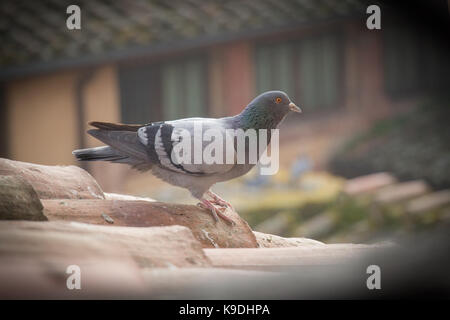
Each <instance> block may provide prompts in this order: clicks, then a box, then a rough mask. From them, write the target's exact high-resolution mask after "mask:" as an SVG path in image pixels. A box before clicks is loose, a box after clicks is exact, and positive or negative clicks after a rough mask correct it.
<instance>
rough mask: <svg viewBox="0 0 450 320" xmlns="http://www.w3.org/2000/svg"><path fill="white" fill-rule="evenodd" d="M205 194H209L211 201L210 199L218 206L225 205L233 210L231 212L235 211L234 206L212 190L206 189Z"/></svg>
mask: <svg viewBox="0 0 450 320" xmlns="http://www.w3.org/2000/svg"><path fill="white" fill-rule="evenodd" d="M206 194H207V195H209V196H210V197H211V198H212V199H213V201H212V202H213V203H215V204H218V205H219V206H225V207H227V208H230V209H231V210H233V212H236V211H234V208H233V206H232V205H231V203H229V202H228V201H226V200H224V199H222V198H221V197H219V196H218V195H217V194H215V193H214V192H212V191H210V190H208V191H207V192H206Z"/></svg>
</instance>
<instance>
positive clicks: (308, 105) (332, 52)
mask: <svg viewBox="0 0 450 320" xmlns="http://www.w3.org/2000/svg"><path fill="white" fill-rule="evenodd" d="M340 67H341V54H340V46H339V37H338V36H337V35H334V34H331V35H321V36H315V37H311V38H306V39H300V40H297V41H291V42H285V43H274V44H270V45H262V46H258V47H257V48H256V88H257V90H258V92H264V91H267V90H276V89H279V90H283V91H285V92H286V93H287V94H288V95H289V96H290V97H291V98H292V99H293V100H294V101H295V100H298V98H300V97H301V104H302V107H304V108H305V109H319V108H327V107H333V106H336V105H337V104H338V99H339V78H338V77H339V73H340Z"/></svg>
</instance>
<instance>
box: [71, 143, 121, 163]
mask: <svg viewBox="0 0 450 320" xmlns="http://www.w3.org/2000/svg"><path fill="white" fill-rule="evenodd" d="M72 153H73V155H74V156H75V157H76V158H77V160H80V161H100V160H102V161H120V160H124V159H126V158H128V157H127V156H125V155H123V154H120V153H119V152H117V151H116V150H114V149H113V148H111V147H106V146H105V147H97V148H89V149H79V150H74V151H72Z"/></svg>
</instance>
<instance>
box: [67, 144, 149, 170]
mask: <svg viewBox="0 0 450 320" xmlns="http://www.w3.org/2000/svg"><path fill="white" fill-rule="evenodd" d="M72 153H73V155H74V156H75V157H76V158H77V160H79V161H110V162H114V163H125V164H128V165H130V166H132V167H133V168H134V169H137V170H140V171H147V170H149V169H151V167H152V165H151V163H148V162H144V161H142V160H141V159H136V158H133V157H129V156H127V155H123V154H121V153H120V152H118V151H117V150H114V149H113V148H111V147H108V146H105V147H97V148H88V149H79V150H74V151H72Z"/></svg>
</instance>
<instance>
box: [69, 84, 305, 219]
mask: <svg viewBox="0 0 450 320" xmlns="http://www.w3.org/2000/svg"><path fill="white" fill-rule="evenodd" d="M290 111H294V112H301V109H300V108H299V107H297V106H296V105H295V104H294V103H293V102H292V101H291V99H290V98H289V97H288V95H287V94H286V93H284V92H282V91H267V92H264V93H262V94H260V95H259V96H257V97H256V98H255V99H253V100H252V101H251V102H250V103H249V104H248V105H247V106H246V107H245V108H244V109H243V111H242V112H241V113H240V114H238V115H235V116H232V117H224V118H185V119H179V120H172V121H159V122H152V123H148V124H143V125H136V124H120V123H108V122H98V121H94V122H90V123H89V124H90V125H91V126H93V127H95V129H91V130H88V133H89V134H90V135H91V136H93V137H95V138H97V139H98V140H100V141H101V142H103V143H104V144H106V146H101V147H96V148H88V149H80V150H74V151H73V152H72V153H73V154H74V155H75V157H76V158H77V159H78V160H80V161H110V162H114V163H125V164H128V165H131V166H132V167H133V168H135V169H137V170H140V171H148V170H150V171H151V172H152V174H153V175H154V176H156V177H158V178H160V179H161V180H163V181H165V182H168V183H169V184H172V185H174V186H178V187H182V188H186V189H188V190H189V191H190V193H191V194H192V196H193V197H195V198H196V199H198V200H199V201H200V202H199V204H198V205H199V206H200V207H202V208H205V209H208V210H210V212H211V214H212V216H213V217H214V219H215V221H216V222H217V221H219V218H221V219H222V220H224V221H225V222H226V223H228V224H231V225H233V224H234V223H233V221H232V220H231V219H230V218H229V217H227V216H226V215H225V214H224V213H223V211H224V210H226V209H227V208H228V209H231V210H233V211H234V208H233V206H232V205H231V204H230V203H229V202H227V201H225V200H224V199H222V198H221V197H219V196H218V195H217V194H215V193H214V192H212V191H211V187H212V186H213V185H214V184H216V183H218V182H223V181H227V180H231V179H234V178H236V177H239V176H242V175H244V174H246V173H247V172H248V171H250V169H252V168H253V167H254V166H255V163H250V162H249V161H245V162H244V163H242V161H241V162H238V161H236V158H234V161H231V162H228V161H227V162H222V163H211V164H206V163H196V162H195V161H192V162H185V163H183V162H179V161H174V157H172V156H171V154H172V151H173V150H174V148H175V147H176V146H177V143H180V141H181V140H182V139H180V137H181V135H180V133H184V134H186V132H187V133H188V134H190V135H191V136H192V137H193V136H194V130H195V129H194V128H195V126H199V125H201V127H202V129H203V130H207V129H214V130H215V131H216V132H217V131H218V132H222V133H224V137H225V136H226V130H229V129H234V130H237V129H242V130H244V131H245V130H248V129H254V130H255V131H256V132H259V130H260V129H266V130H267V132H268V133H269V136H268V138H267V144H266V146H265V147H267V145H268V144H269V143H270V130H271V129H276V128H277V127H278V125H279V124H280V123H281V121H282V120H283V119H284V118H285V117H286V115H287V114H288V113H289V112H290ZM234 142H235V141H234ZM201 147H202V149H200V152H201V151H202V150H204V148H205V147H206V145H205V144H203V143H202V144H201ZM234 147H236V144H234ZM195 151H196V150H195V147H194V153H195ZM197 151H198V150H197ZM248 151H249V148H248V146H247V145H246V146H245V152H246V153H248ZM247 158H248V157H247V155H246V160H248V159H247ZM258 159H259V158H258ZM175 160H176V159H175Z"/></svg>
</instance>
